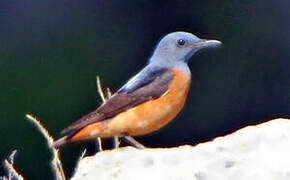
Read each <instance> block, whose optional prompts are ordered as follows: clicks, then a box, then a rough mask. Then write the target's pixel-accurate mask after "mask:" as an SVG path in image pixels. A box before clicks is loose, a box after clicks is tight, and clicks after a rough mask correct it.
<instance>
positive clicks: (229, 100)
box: [0, 0, 290, 179]
mask: <svg viewBox="0 0 290 180" xmlns="http://www.w3.org/2000/svg"><path fill="white" fill-rule="evenodd" d="M289 5H290V2H289V1H279V2H277V1H270V0H263V1H262V0H257V1H250V0H244V1H237V0H231V1H230V0H226V1H214V0H203V1H201V0H200V1H189V0H182V1H181V0H175V1H173V0H172V1H163V2H161V1H145V0H136V1H114V0H113V1H104V0H99V1H98V0H86V1H81V0H50V1H44V0H43V1H32V0H11V1H1V2H0V26H1V28H0V94H1V95H0V109H1V111H0V127H1V131H0V142H1V146H0V160H4V158H6V157H7V156H8V155H9V154H10V153H11V151H12V150H14V149H17V150H18V155H17V157H16V166H17V168H18V169H19V171H20V172H22V174H23V175H24V176H25V177H27V179H52V178H53V175H52V173H51V170H50V164H49V163H50V159H51V154H50V153H49V151H48V149H47V146H46V142H45V139H44V138H43V137H42V135H41V134H40V133H39V132H38V131H37V130H36V128H34V126H33V125H32V124H30V123H29V122H28V121H26V120H25V118H24V116H25V114H26V113H32V114H34V115H36V116H37V117H38V119H40V120H41V122H42V123H43V124H44V125H45V126H46V127H47V129H48V130H49V131H50V132H51V133H52V134H53V135H54V136H55V137H59V136H58V133H59V131H60V130H61V129H62V128H64V127H65V126H67V125H68V124H70V123H71V122H73V121H75V120H77V119H78V118H80V117H81V116H82V115H84V114H86V113H88V112H90V111H92V110H94V109H95V108H96V107H97V106H98V105H99V104H100V103H101V99H100V98H99V97H98V96H97V92H96V84H95V76H96V75H99V76H101V78H102V81H103V82H104V85H105V86H109V87H110V88H112V89H113V90H116V89H117V88H119V87H120V86H121V85H122V84H123V83H124V82H125V81H126V80H127V79H128V78H129V77H131V76H132V75H133V74H134V73H136V72H138V71H139V70H140V69H141V68H142V67H143V66H144V65H145V63H146V62H147V59H148V58H149V57H150V53H151V52H152V50H153V49H154V46H155V45H156V43H157V42H158V40H159V39H160V38H161V37H162V36H163V35H165V34H167V33H169V32H173V31H179V30H182V31H188V32H192V33H194V34H196V35H197V36H200V37H203V38H213V39H219V40H221V41H223V43H224V44H223V47H222V48H219V49H215V50H208V51H205V52H201V53H200V54H199V55H197V56H195V57H194V58H192V60H191V69H192V71H193V76H194V81H193V84H192V89H191V92H190V95H189V98H188V101H187V105H186V107H185V109H184V111H183V112H182V113H181V114H180V115H179V116H178V118H176V119H175V121H173V122H172V123H171V124H170V125H168V126H167V127H166V128H163V129H162V130H161V131H160V132H156V133H153V134H151V135H147V136H144V137H139V138H137V139H139V140H140V141H141V142H143V143H144V144H145V145H146V146H149V147H167V146H176V145H181V144H186V143H189V144H196V143H199V142H203V141H206V140H210V139H212V138H214V137H217V136H220V135H225V134H227V133H229V132H232V131H234V130H236V129H239V128H241V127H244V126H246V125H249V124H257V123H260V122H264V121H267V120H269V119H272V118H275V117H289V115H290V79H289V77H290V72H289V67H290V61H289V58H290V51H289V48H290V37H289V32H290V22H289V20H288V17H289V15H290V12H289V10H288V7H289ZM110 142H111V141H110V140H107V141H106V142H105V146H106V147H107V148H110ZM84 148H86V149H88V153H89V154H93V153H95V150H96V149H95V145H94V142H92V141H90V142H80V143H75V144H70V145H67V146H64V147H63V148H61V153H62V158H63V161H64V165H65V169H66V172H67V174H68V175H69V176H70V175H71V174H72V171H73V169H74V166H75V161H76V159H77V158H78V156H79V155H80V153H81V150H82V149H84ZM3 173H4V169H3V166H1V167H0V175H1V174H3Z"/></svg>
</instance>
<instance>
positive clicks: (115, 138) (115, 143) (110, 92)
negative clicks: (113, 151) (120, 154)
mask: <svg viewBox="0 0 290 180" xmlns="http://www.w3.org/2000/svg"><path fill="white" fill-rule="evenodd" d="M111 96H112V91H111V90H110V88H107V99H109V98H110V97H111ZM119 146H120V141H119V137H118V136H114V147H115V148H119Z"/></svg>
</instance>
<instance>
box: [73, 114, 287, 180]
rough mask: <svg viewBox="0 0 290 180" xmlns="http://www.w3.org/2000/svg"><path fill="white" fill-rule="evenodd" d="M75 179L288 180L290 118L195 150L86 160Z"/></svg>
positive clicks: (115, 153) (107, 154)
mask: <svg viewBox="0 0 290 180" xmlns="http://www.w3.org/2000/svg"><path fill="white" fill-rule="evenodd" d="M72 179H73V180H83V179H86V180H93V179H94V180H95V179H98V180H112V179H114V180H135V179H138V180H148V179H150V180H249V179H255V180H260V179H261V180H270V179H271V180H290V120H287V119H276V120H272V121H269V122H267V123H263V124H260V125H257V126H249V127H246V128H243V129H241V130H238V131H236V132H234V133H232V134H230V135H227V136H224V137H219V138H216V139H214V140H213V141H211V142H206V143H201V144H199V145H196V146H188V145H186V146H180V147H176V148H158V149H150V148H148V149H144V150H138V149H135V148H132V147H124V148H119V149H115V150H111V151H103V152H100V153H97V154H96V155H95V156H91V157H85V158H84V159H82V160H81V161H80V162H79V165H78V167H77V170H76V173H75V175H74V177H73V178H72Z"/></svg>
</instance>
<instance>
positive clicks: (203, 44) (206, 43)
mask: <svg viewBox="0 0 290 180" xmlns="http://www.w3.org/2000/svg"><path fill="white" fill-rule="evenodd" d="M221 44H222V42H220V41H218V40H207V39H201V40H200V41H198V42H196V43H194V44H193V45H192V48H198V49H203V48H211V47H218V46H220V45H221Z"/></svg>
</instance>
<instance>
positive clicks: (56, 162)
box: [26, 114, 66, 180]
mask: <svg viewBox="0 0 290 180" xmlns="http://www.w3.org/2000/svg"><path fill="white" fill-rule="evenodd" d="M26 118H27V119H28V120H30V122H32V123H33V124H34V125H35V126H36V127H37V128H38V130H39V131H40V132H41V133H42V134H43V136H44V137H45V138H46V140H47V143H48V147H50V148H49V149H50V150H51V152H52V154H53V159H52V162H51V164H52V167H53V169H54V172H55V176H56V179H57V180H65V179H66V178H65V174H64V171H63V168H62V163H61V161H60V157H59V151H58V150H57V149H56V148H54V147H51V144H52V143H53V142H54V139H53V138H52V136H51V135H50V134H49V133H48V131H47V130H46V129H45V127H44V126H43V125H42V124H41V123H40V121H38V120H37V119H36V118H35V117H33V116H32V115H30V114H27V115H26Z"/></svg>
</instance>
